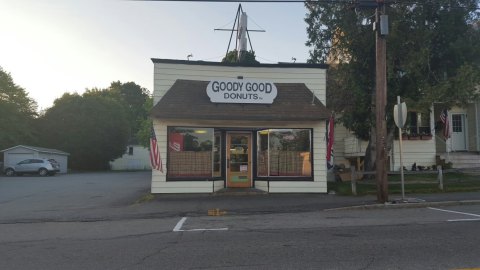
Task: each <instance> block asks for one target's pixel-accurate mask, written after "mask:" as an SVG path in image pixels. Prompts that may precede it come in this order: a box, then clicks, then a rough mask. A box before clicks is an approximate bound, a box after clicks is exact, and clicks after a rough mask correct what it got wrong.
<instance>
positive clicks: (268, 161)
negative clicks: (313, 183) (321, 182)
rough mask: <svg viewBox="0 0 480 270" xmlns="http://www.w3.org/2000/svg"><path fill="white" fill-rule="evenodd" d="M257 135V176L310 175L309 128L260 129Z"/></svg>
mask: <svg viewBox="0 0 480 270" xmlns="http://www.w3.org/2000/svg"><path fill="white" fill-rule="evenodd" d="M257 137H258V153H257V159H258V162H257V171H258V176H306V177H309V176H312V164H311V158H310V155H311V144H310V130H308V129H271V130H262V131H259V132H258V134H257Z"/></svg>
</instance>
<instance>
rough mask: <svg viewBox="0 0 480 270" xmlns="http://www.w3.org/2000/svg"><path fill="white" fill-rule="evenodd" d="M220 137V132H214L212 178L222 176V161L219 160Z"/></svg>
mask: <svg viewBox="0 0 480 270" xmlns="http://www.w3.org/2000/svg"><path fill="white" fill-rule="evenodd" d="M221 147H222V136H221V134H220V132H215V142H214V144H213V176H214V177H220V176H222V171H221V169H222V159H221V156H222V155H221Z"/></svg>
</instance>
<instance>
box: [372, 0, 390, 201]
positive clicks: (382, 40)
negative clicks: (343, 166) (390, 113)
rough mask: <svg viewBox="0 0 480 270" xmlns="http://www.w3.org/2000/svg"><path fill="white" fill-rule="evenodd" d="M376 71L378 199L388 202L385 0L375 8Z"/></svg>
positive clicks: (386, 31)
mask: <svg viewBox="0 0 480 270" xmlns="http://www.w3.org/2000/svg"><path fill="white" fill-rule="evenodd" d="M374 29H375V37H376V72H375V74H376V75H375V121H376V137H377V138H376V161H375V164H376V165H375V167H376V173H375V176H376V177H375V178H376V180H377V200H378V202H380V203H385V202H388V181H387V162H386V161H387V149H386V148H387V142H386V140H387V125H386V119H385V118H386V114H385V106H386V105H387V65H386V62H387V60H386V58H387V57H386V54H387V51H386V47H387V46H386V37H385V36H386V35H387V34H388V18H387V17H386V15H385V2H384V0H377V8H376V9H375V27H374Z"/></svg>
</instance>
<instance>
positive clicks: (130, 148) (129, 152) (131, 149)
mask: <svg viewBox="0 0 480 270" xmlns="http://www.w3.org/2000/svg"><path fill="white" fill-rule="evenodd" d="M128 155H130V156H133V147H132V146H129V147H128Z"/></svg>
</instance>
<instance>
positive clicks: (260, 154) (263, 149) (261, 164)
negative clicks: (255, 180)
mask: <svg viewBox="0 0 480 270" xmlns="http://www.w3.org/2000/svg"><path fill="white" fill-rule="evenodd" d="M257 175H258V176H268V129H267V130H261V131H259V132H258V133H257Z"/></svg>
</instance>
